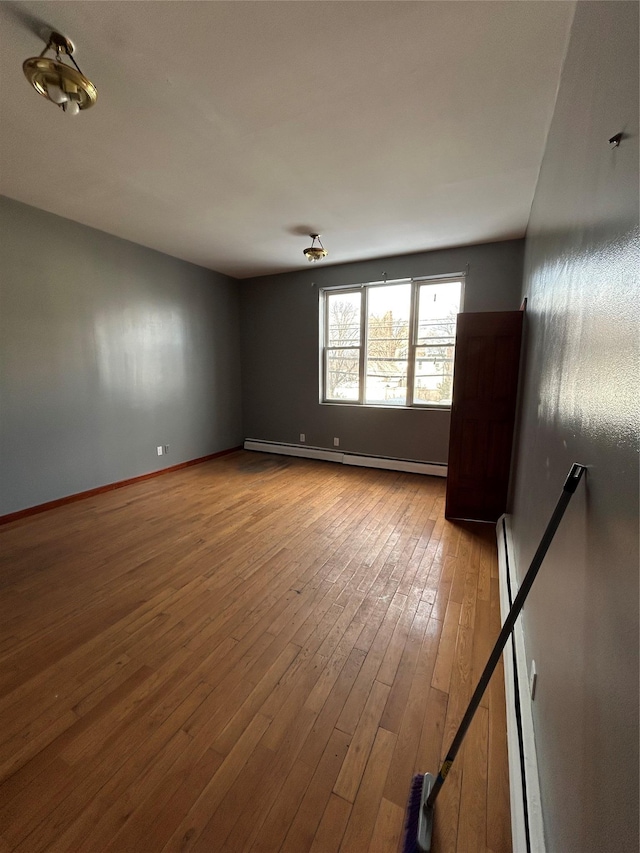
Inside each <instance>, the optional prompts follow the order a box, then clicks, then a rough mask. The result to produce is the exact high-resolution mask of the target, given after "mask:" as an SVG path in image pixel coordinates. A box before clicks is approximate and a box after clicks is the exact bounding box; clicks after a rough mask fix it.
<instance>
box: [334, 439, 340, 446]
mask: <svg viewBox="0 0 640 853" xmlns="http://www.w3.org/2000/svg"><path fill="white" fill-rule="evenodd" d="M333 446H334V447H340V439H339V438H334V439H333Z"/></svg>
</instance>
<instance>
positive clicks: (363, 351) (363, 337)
mask: <svg viewBox="0 0 640 853" xmlns="http://www.w3.org/2000/svg"><path fill="white" fill-rule="evenodd" d="M367 311H368V306H367V288H366V287H363V288H362V291H361V296H360V363H359V384H360V394H359V397H358V402H359V403H360V405H362V404H363V403H364V400H365V396H364V395H365V388H364V385H365V380H366V367H365V365H366V357H367V344H368V334H367V329H368V323H367Z"/></svg>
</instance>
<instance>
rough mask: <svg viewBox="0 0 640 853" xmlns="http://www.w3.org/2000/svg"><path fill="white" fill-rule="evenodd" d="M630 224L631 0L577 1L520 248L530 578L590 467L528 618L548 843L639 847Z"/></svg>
mask: <svg viewBox="0 0 640 853" xmlns="http://www.w3.org/2000/svg"><path fill="white" fill-rule="evenodd" d="M619 131H624V132H625V133H626V134H627V138H625V139H624V141H623V142H622V145H621V146H620V148H618V149H617V150H613V151H612V150H610V149H609V146H608V144H607V140H608V138H609V137H610V136H613V134H615V133H617V132H619ZM637 228H638V6H637V4H636V3H625V2H618V3H607V2H605V3H599V2H586V3H581V4H579V5H578V8H577V12H576V17H575V21H574V26H573V30H572V35H571V41H570V44H569V49H568V54H567V58H566V62H565V67H564V71H563V75H562V80H561V86H560V90H559V95H558V101H557V105H556V111H555V115H554V118H553V123H552V126H551V130H550V134H549V139H548V144H547V148H546V153H545V157H544V161H543V165H542V170H541V174H540V178H539V183H538V188H537V192H536V196H535V201H534V205H533V211H532V217H531V223H530V228H529V232H528V239H527V242H526V256H525V284H524V294H525V295H526V296H527V297H528V299H529V304H528V312H527V320H528V336H527V338H528V342H527V353H526V355H527V362H526V363H527V369H526V375H525V383H524V395H523V407H522V421H521V431H520V435H519V447H520V451H519V456H518V459H517V466H516V481H515V490H514V494H515V501H514V508H513V523H514V534H515V546H516V551H517V560H518V567H519V571H520V573H521V574H522V572H523V570H524V569H525V568H526V566H527V565H528V563H529V561H530V559H531V557H532V555H533V552H534V549H535V547H536V545H537V542H538V539H539V537H540V535H541V533H542V530H543V529H544V525H545V524H546V521H547V518H548V516H549V513H550V511H551V509H552V506H553V504H554V503H555V500H556V498H557V495H558V494H559V490H560V488H561V486H562V482H563V479H564V477H565V475H566V473H567V471H568V470H569V467H570V465H571V463H572V462H581V463H584V464H586V465H588V466H589V470H588V472H587V477H586V482H584V483H583V484H581V486H580V487H579V490H578V492H577V493H576V495H575V497H574V500H573V503H572V505H571V506H570V508H569V511H568V513H567V515H566V516H565V520H564V521H563V523H562V526H561V528H560V530H559V532H558V535H557V538H556V540H555V541H554V543H553V545H552V548H551V550H550V552H549V554H548V557H547V560H546V561H545V564H544V565H543V567H542V570H541V573H540V575H539V576H538V579H537V580H536V585H535V586H534V588H533V591H532V594H531V598H530V600H529V602H528V604H527V606H526V608H525V616H524V619H525V623H524V624H525V632H526V638H527V650H528V655H529V657H530V658H531V657H533V658H534V659H535V661H536V665H537V670H538V686H537V693H536V698H535V701H534V703H533V711H534V723H535V729H536V743H537V751H538V759H539V766H540V777H541V778H540V782H541V789H542V797H543V812H544V821H545V832H546V836H547V844H548V850H549V851H551V853H589V851H594V853H595V851H598V853H600V851H604V850H615V851H617V852H618V853H622V851H632V853H637V851H638V847H639V843H638V426H639V418H638V392H639V390H640V389H639V387H638V384H639V383H638V367H639V364H638V332H639V325H638V319H639V313H638V297H639V294H640V289H639V287H638V284H639V282H638V260H639V253H638V236H637V234H638V232H637Z"/></svg>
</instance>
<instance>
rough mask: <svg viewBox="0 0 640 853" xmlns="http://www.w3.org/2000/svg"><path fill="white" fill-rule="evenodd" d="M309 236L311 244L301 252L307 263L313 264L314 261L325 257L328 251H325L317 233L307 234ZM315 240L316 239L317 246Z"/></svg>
mask: <svg viewBox="0 0 640 853" xmlns="http://www.w3.org/2000/svg"><path fill="white" fill-rule="evenodd" d="M309 237H311V245H310V246H309V248H308V249H305V250H304V252H303V254H304V256H305V258H306V259H307V260H308V261H309V263H311V264H314V263H315V262H316V261H321V260H322V259H323V258H326V257H327V255H328V254H329V252H327V250H326V249H325V247H324V246H323V245H322V241H321V240H320V235H319V234H309ZM316 240H317V241H318V245H317V246H316Z"/></svg>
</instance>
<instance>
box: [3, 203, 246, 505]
mask: <svg viewBox="0 0 640 853" xmlns="http://www.w3.org/2000/svg"><path fill="white" fill-rule="evenodd" d="M0 235H1V238H0V240H1V242H0V276H1V279H0V347H1V350H0V359H1V361H0V370H1V373H0V483H1V486H0V515H2V514H6V513H9V512H13V511H16V510H20V509H23V508H25V507H29V506H33V505H36V504H40V503H44V502H46V501H50V500H54V499H56V498H60V497H63V496H65V495H69V494H74V493H77V492H81V491H84V490H86V489H91V488H94V487H97V486H102V485H105V484H107V483H112V482H116V481H118V480H123V479H127V478H129V477H135V476H137V475H140V474H145V473H147V472H150V471H154V470H158V469H160V468H164V467H167V466H169V465H175V464H177V463H179V462H184V461H186V460H189V459H194V458H198V457H200V456H205V455H208V454H210V453H215V452H217V451H220V450H224V449H227V448H230V447H234V446H237V445H238V444H240V443H241V441H242V429H241V405H240V358H239V341H240V336H239V298H238V285H237V282H235V281H233V280H232V279H230V278H227V277H226V276H223V275H219V274H217V273H214V272H210V271H209V270H205V269H202V268H200V267H197V266H193V265H192V264H187V263H184V262H183V261H178V260H176V259H175V258H170V257H168V256H167V255H163V254H161V253H159V252H154V251H152V250H150V249H145V248H143V247H141V246H137V245H135V244H134V243H129V242H127V241H124V240H120V239H118V238H116V237H111V236H109V235H107V234H104V233H102V232H100V231H96V230H94V229H92V228H87V227H85V226H82V225H78V224H77V223H74V222H71V221H69V220H66V219H61V218H60V217H57V216H53V215H51V214H49V213H44V212H43V211H40V210H36V209H35V208H32V207H28V206H26V205H24V204H19V203H18V202H15V201H11V200H10V199H7V198H0ZM158 444H162V445H165V444H169V445H170V451H169V455H168V456H162V457H158V456H157V454H156V445H158Z"/></svg>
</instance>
